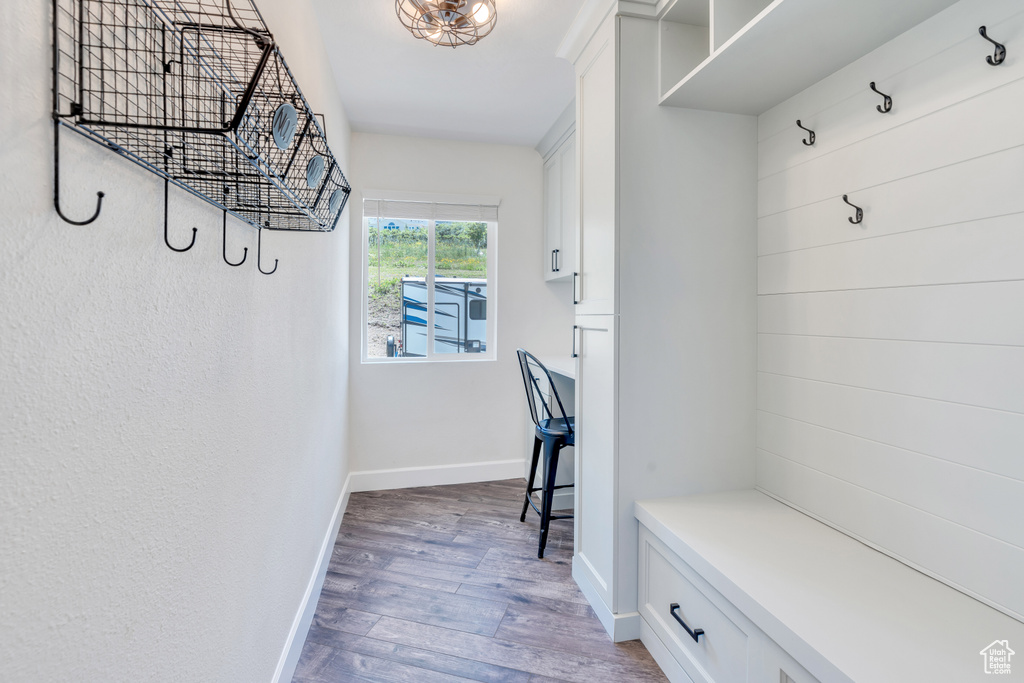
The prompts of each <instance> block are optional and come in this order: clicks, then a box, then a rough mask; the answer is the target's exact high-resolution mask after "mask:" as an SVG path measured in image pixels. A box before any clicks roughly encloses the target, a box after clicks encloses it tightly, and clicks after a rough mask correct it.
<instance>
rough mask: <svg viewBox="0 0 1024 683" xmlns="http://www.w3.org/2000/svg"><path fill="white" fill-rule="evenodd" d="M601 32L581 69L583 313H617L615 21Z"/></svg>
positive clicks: (579, 257)
mask: <svg viewBox="0 0 1024 683" xmlns="http://www.w3.org/2000/svg"><path fill="white" fill-rule="evenodd" d="M606 23H607V26H606V27H604V28H602V29H601V30H599V31H598V34H597V35H596V36H595V40H594V41H593V43H592V44H591V45H590V46H588V48H587V50H586V51H585V52H584V53H583V55H582V56H581V57H580V60H579V61H578V62H577V65H576V73H577V76H576V141H577V144H578V146H579V163H580V165H579V168H578V176H579V181H580V185H579V192H580V203H579V206H580V221H579V235H578V238H577V240H576V263H577V265H576V269H575V270H576V276H575V278H576V279H575V282H574V283H573V292H574V300H575V301H576V314H577V315H593V314H609V313H615V312H616V309H615V257H616V253H615V252H616V220H615V219H616V216H615V208H616V207H615V205H616V201H615V199H616V197H615V191H616V185H615V176H616V173H617V167H616V160H615V139H616V135H615V132H616V124H617V121H616V99H615V98H616V92H615V90H616V88H615V75H616V74H615V55H616V49H615V23H614V21H609V22H606Z"/></svg>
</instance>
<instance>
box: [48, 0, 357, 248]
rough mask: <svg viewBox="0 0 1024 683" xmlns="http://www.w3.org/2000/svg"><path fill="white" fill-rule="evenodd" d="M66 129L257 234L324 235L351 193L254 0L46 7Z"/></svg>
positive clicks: (56, 110) (57, 110) (59, 117)
mask: <svg viewBox="0 0 1024 683" xmlns="http://www.w3.org/2000/svg"><path fill="white" fill-rule="evenodd" d="M53 122H54V205H55V207H56V209H57V212H58V213H59V214H60V216H61V218H63V219H64V220H66V221H68V222H70V223H73V224H76V225H85V224H87V223H91V222H92V221H93V220H95V219H96V217H98V216H99V213H100V210H101V208H102V202H103V193H102V192H100V193H97V195H98V197H97V204H96V209H95V213H94V215H93V216H92V218H90V219H88V220H71V219H69V218H68V217H67V216H66V215H65V214H64V212H63V211H62V210H61V206H60V129H61V128H62V127H63V128H68V129H70V130H73V131H74V132H76V133H79V134H81V135H83V136H85V137H86V138H88V139H90V140H93V141H94V142H97V143H99V144H101V145H103V146H104V147H106V148H108V149H110V150H112V151H114V152H116V153H118V154H120V155H121V156H123V157H125V158H127V159H129V160H131V161H133V162H135V163H136V164H138V165H139V166H141V167H143V168H145V169H146V170H148V171H151V172H153V173H155V174H157V175H158V176H161V177H162V178H164V179H165V180H166V181H168V182H170V183H173V184H174V185H177V186H178V187H180V188H182V189H184V190H186V191H188V192H190V193H192V194H193V195H195V196H196V197H199V198H200V199H203V200H205V201H207V202H209V203H210V204H213V205H214V206H216V207H218V208H220V209H222V210H224V211H226V212H229V213H231V214H233V215H234V216H236V217H238V218H240V219H241V220H243V221H245V222H247V223H249V224H250V225H252V226H254V227H256V228H257V229H270V230H291V231H320V232H329V231H331V230H334V228H335V226H336V225H337V222H338V218H339V217H340V215H341V213H342V211H343V210H344V208H345V204H346V203H347V201H348V196H349V192H350V189H351V188H350V186H349V183H348V181H347V180H346V179H345V174H344V173H343V172H342V170H341V168H339V166H338V162H337V160H336V159H335V157H334V155H333V154H332V153H331V150H330V148H329V147H328V145H327V137H326V134H325V133H324V128H323V126H322V125H321V123H320V121H318V120H317V116H316V115H314V114H313V111H312V109H311V108H310V106H309V104H308V103H307V102H306V99H305V98H304V97H303V95H302V91H301V90H299V87H298V84H297V83H296V82H295V78H294V77H293V76H292V73H291V71H289V69H288V65H287V63H286V62H285V60H284V57H282V55H281V52H280V50H279V49H278V47H277V45H276V44H275V42H274V37H273V35H272V34H271V33H270V31H269V30H268V29H267V26H266V24H265V23H264V21H263V17H262V16H261V15H260V13H259V10H258V9H257V8H256V6H255V4H253V2H252V0H53Z"/></svg>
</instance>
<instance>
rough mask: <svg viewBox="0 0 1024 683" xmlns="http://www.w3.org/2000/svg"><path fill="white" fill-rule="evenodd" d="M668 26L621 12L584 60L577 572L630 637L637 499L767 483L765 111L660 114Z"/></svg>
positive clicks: (579, 105)
mask: <svg viewBox="0 0 1024 683" xmlns="http://www.w3.org/2000/svg"><path fill="white" fill-rule="evenodd" d="M657 30H658V25H657V22H656V21H651V20H644V19H638V18H635V17H625V16H615V15H614V13H613V14H609V15H608V16H607V17H606V18H604V19H603V20H602V21H601V24H600V26H599V28H597V30H596V31H595V32H593V33H591V34H590V35H585V36H584V37H583V39H581V41H580V46H579V51H578V54H575V55H572V56H570V58H571V59H572V61H573V63H574V64H575V68H576V86H577V87H576V149H577V160H578V164H579V166H578V178H579V206H580V220H579V237H578V240H577V245H578V252H577V255H576V261H577V264H578V266H577V268H576V271H575V272H577V273H578V276H577V278H576V281H575V299H576V301H577V304H576V325H577V330H576V335H577V337H576V341H577V344H578V351H579V353H580V357H579V358H578V368H577V374H576V386H577V403H576V424H577V442H576V443H577V446H576V451H577V458H578V459H577V465H578V467H577V470H576V473H577V486H578V487H579V488H578V490H577V500H578V504H577V509H576V519H577V522H576V524H577V532H576V543H577V547H576V554H575V556H574V558H573V576H574V577H575V578H576V581H577V583H578V584H579V585H580V588H581V590H582V591H583V593H584V595H585V596H586V597H587V599H588V600H589V601H590V603H591V605H592V606H593V607H594V609H595V611H596V612H597V614H598V616H599V618H600V619H601V621H602V623H603V624H604V626H605V628H606V629H607V630H608V631H609V633H611V634H612V637H613V638H614V639H615V640H616V641H622V640H630V639H633V638H637V637H639V636H640V627H641V619H640V615H639V612H638V611H637V557H636V554H635V552H634V549H635V548H636V543H637V534H638V528H637V523H636V520H635V518H634V517H633V501H634V500H636V499H637V498H640V497H652V496H666V495H672V494H678V493H680V492H681V489H682V491H687V492H697V491H711V490H723V489H730V488H742V487H749V486H751V485H752V484H753V475H754V460H753V453H754V432H755V429H754V400H755V388H756V387H755V382H754V380H755V367H756V357H755V353H754V349H755V322H756V300H755V297H756V282H755V275H756V221H757V216H756V185H755V183H756V174H755V172H754V170H755V169H756V164H757V152H756V148H757V135H756V132H757V129H756V119H754V118H753V117H737V116H732V115H720V114H713V113H707V112H693V113H690V112H685V113H684V112H681V111H680V110H674V109H669V108H666V107H659V106H658V103H657V99H656V97H655V96H654V95H655V93H656V90H657V74H656V72H655V69H652V68H651V67H652V65H654V64H656V61H657V48H658V34H657ZM712 141H713V142H712ZM709 197H729V198H730V200H729V201H728V202H720V201H713V200H709Z"/></svg>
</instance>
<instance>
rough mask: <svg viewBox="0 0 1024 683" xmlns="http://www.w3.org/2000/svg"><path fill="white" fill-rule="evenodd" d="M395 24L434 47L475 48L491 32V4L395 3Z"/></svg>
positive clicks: (465, 0) (487, 0) (490, 0)
mask: <svg viewBox="0 0 1024 683" xmlns="http://www.w3.org/2000/svg"><path fill="white" fill-rule="evenodd" d="M395 12H396V13H397V14H398V19H399V21H401V22H402V25H403V26H405V27H406V28H407V29H409V32H410V33H412V34H413V35H414V36H416V37H417V38H422V39H423V40H427V41H429V42H431V43H433V44H434V45H444V46H445V47H458V46H459V45H475V44H476V43H477V41H479V40H480V39H481V38H483V37H484V36H486V35H487V34H488V33H490V32H491V30H493V29H494V23H495V21H497V19H498V13H497V11H496V10H495V8H494V0H395Z"/></svg>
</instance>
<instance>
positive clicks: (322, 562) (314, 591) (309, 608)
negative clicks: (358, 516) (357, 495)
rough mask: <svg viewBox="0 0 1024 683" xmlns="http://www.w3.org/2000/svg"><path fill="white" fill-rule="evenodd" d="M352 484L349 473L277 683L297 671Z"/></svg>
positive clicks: (281, 661) (285, 682) (280, 662)
mask: <svg viewBox="0 0 1024 683" xmlns="http://www.w3.org/2000/svg"><path fill="white" fill-rule="evenodd" d="M351 484H352V475H351V474H349V475H348V477H347V478H346V479H345V485H344V486H342V487H341V495H340V496H339V497H338V504H337V506H335V508H334V516H333V517H331V523H330V525H329V526H328V527H327V534H326V535H325V536H324V541H323V544H322V546H321V548H320V557H319V559H318V560H317V563H316V566H315V567H313V575H312V576H311V577H310V578H309V584H308V585H307V586H306V593H305V595H303V596H302V602H300V603H299V610H298V612H297V613H296V614H295V620H294V621H293V622H292V628H291V631H289V632H288V639H287V640H285V643H284V649H283V650H282V651H281V658H280V659H279V660H278V662H277V670H276V671H275V672H274V678H273V682H274V683H289V682H290V681H291V680H292V677H293V676H294V675H295V667H296V666H297V665H298V663H299V655H301V654H302V646H303V645H305V644H306V635H307V634H308V633H309V627H310V626H311V625H312V624H313V615H314V614H315V613H316V605H317V602H319V601H320V591H321V590H322V589H323V587H324V579H325V578H326V577H327V567H328V565H330V563H331V553H332V552H333V550H334V540H335V539H336V538H337V537H338V529H339V528H340V527H341V520H342V518H343V517H344V516H345V509H346V508H348V499H349V495H350V494H351V493H352V486H351Z"/></svg>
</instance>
